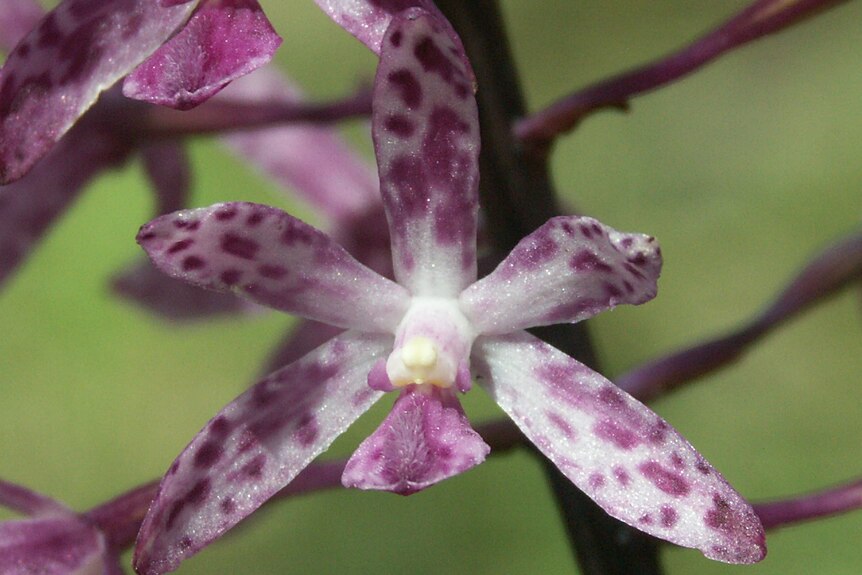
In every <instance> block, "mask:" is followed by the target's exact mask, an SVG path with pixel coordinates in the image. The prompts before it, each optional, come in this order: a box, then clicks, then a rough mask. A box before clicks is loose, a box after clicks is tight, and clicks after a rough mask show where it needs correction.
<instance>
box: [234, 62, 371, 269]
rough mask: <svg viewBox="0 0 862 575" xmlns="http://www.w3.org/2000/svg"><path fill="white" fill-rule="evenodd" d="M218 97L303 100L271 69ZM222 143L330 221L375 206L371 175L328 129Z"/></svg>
mask: <svg viewBox="0 0 862 575" xmlns="http://www.w3.org/2000/svg"><path fill="white" fill-rule="evenodd" d="M217 99H219V100H224V101H234V102H245V103H248V104H255V103H259V102H260V103H263V102H268V103H273V102H281V103H296V102H300V101H302V97H301V95H300V93H299V91H298V90H297V88H296V87H295V86H293V85H291V84H290V82H289V81H288V80H287V78H285V77H284V76H282V75H281V74H280V73H279V72H278V70H277V69H275V68H274V67H271V66H267V67H264V68H261V69H260V70H255V71H254V72H253V73H252V74H249V75H248V76H244V77H242V78H240V79H239V80H236V81H235V82H233V83H231V85H230V86H229V87H228V88H226V89H225V91H224V92H222V93H221V94H219V95H218V97H217ZM222 141H223V142H224V143H225V144H226V145H227V146H228V147H229V148H230V149H231V150H233V151H234V152H235V153H237V154H238V155H240V156H242V157H243V158H245V159H247V160H248V161H249V162H250V163H251V164H252V165H254V166H256V167H257V168H258V169H260V170H261V171H262V172H263V173H265V174H266V175H267V176H269V177H270V178H272V179H273V180H274V181H276V182H277V183H279V184H281V185H282V186H284V187H286V188H288V189H291V190H294V191H295V192H296V195H297V196H299V197H300V198H302V199H303V200H305V201H306V202H308V203H309V204H311V205H312V206H313V207H314V208H315V209H316V210H318V211H319V212H320V213H322V214H323V215H325V216H326V217H328V218H329V219H330V220H331V221H341V220H344V219H345V218H348V217H351V216H355V215H356V214H359V213H362V212H363V211H365V210H367V209H368V207H369V206H370V205H372V204H378V205H379V204H380V192H379V190H378V182H377V174H376V172H375V171H374V170H372V169H371V167H370V166H368V165H367V163H366V162H364V161H363V160H362V159H361V158H360V157H359V156H358V155H357V154H356V153H355V152H353V151H352V150H351V149H350V148H349V147H348V146H346V145H345V144H344V142H342V141H341V139H340V138H339V137H338V133H337V132H336V131H335V130H334V129H332V128H326V127H316V126H311V125H289V126H278V127H273V128H267V129H262V130H250V131H245V132H237V133H235V134H230V135H228V136H225V137H224V138H222ZM363 263H364V262H363Z"/></svg>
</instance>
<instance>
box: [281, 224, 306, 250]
mask: <svg viewBox="0 0 862 575" xmlns="http://www.w3.org/2000/svg"><path fill="white" fill-rule="evenodd" d="M313 241H314V230H312V229H311V228H308V227H306V226H303V225H299V224H292V225H289V226H288V227H287V228H286V229H285V230H284V232H282V234H281V243H283V244H284V245H287V246H292V245H294V244H297V243H300V244H305V245H311V244H312V242H313Z"/></svg>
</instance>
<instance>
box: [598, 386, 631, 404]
mask: <svg viewBox="0 0 862 575" xmlns="http://www.w3.org/2000/svg"><path fill="white" fill-rule="evenodd" d="M599 401H601V402H602V403H604V404H605V405H608V406H610V407H613V408H619V407H623V406H624V405H625V404H626V400H625V398H624V397H623V394H622V392H621V391H620V390H619V389H618V388H617V387H615V386H613V385H609V386H605V387H603V388H602V389H601V390H600V391H599Z"/></svg>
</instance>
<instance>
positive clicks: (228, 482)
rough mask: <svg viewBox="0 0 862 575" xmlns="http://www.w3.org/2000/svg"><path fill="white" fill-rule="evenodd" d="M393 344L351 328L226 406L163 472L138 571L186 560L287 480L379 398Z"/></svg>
mask: <svg viewBox="0 0 862 575" xmlns="http://www.w3.org/2000/svg"><path fill="white" fill-rule="evenodd" d="M391 348H392V337H391V336H382V335H369V334H361V333H355V332H347V333H345V334H343V335H341V336H338V337H337V338H335V339H333V340H331V341H330V342H329V343H327V344H325V345H323V346H321V347H320V348H318V349H317V350H315V351H313V352H311V353H310V354H309V355H307V356H305V357H304V358H303V359H301V360H299V361H297V362H296V363H294V364H291V365H289V366H288V367H285V368H284V369H282V370H280V371H277V372H275V373H273V374H272V375H270V376H269V377H267V378H265V379H264V380H262V381H261V382H260V383H258V384H257V385H255V386H254V387H252V388H251V389H249V390H248V391H247V392H245V393H244V394H242V395H241V396H239V397H238V398H237V399H236V400H235V401H233V402H232V403H231V404H230V405H228V406H227V407H225V408H224V409H223V410H222V411H221V413H219V414H218V415H217V416H216V417H215V418H214V419H213V420H212V421H210V422H209V424H207V426H206V427H205V428H204V429H203V430H202V431H201V432H200V433H199V434H198V436H197V437H195V439H194V440H192V442H191V444H190V445H189V446H188V447H187V448H186V449H185V450H184V451H183V453H182V454H180V456H179V457H178V458H177V460H176V461H175V462H174V464H173V465H172V466H171V468H170V470H169V471H168V473H167V474H166V475H165V477H164V479H162V484H161V486H160V488H159V493H158V495H157V496H156V498H155V500H154V502H153V504H152V506H151V507H150V510H149V513H148V514H147V517H146V519H145V520H144V524H143V526H142V527H141V531H140V533H139V534H138V542H137V547H136V550H135V561H134V563H135V569H136V570H137V572H138V573H141V574H142V575H156V574H161V573H165V572H166V571H172V570H173V569H176V567H177V565H179V563H180V562H181V561H182V560H184V559H186V558H188V557H190V556H191V555H193V554H194V553H196V552H197V551H199V550H200V549H202V548H203V547H204V546H206V545H208V544H209V543H211V542H212V541H213V540H215V539H216V538H218V537H220V536H221V535H222V534H223V533H224V532H225V531H227V530H228V529H230V528H231V527H233V526H234V525H235V524H236V523H237V522H238V521H240V520H241V519H242V518H243V517H245V516H247V515H248V514H249V513H251V512H252V511H254V510H255V509H257V508H258V507H259V506H260V505H261V504H263V502H264V501H266V500H267V499H269V497H271V496H272V495H273V494H275V493H276V492H277V491H278V490H279V489H281V488H282V487H284V486H285V485H287V484H288V483H289V482H290V481H291V480H292V479H293V478H294V477H295V476H296V474H297V473H299V472H300V471H301V470H302V469H303V468H304V467H305V466H306V465H308V464H309V463H310V462H311V460H312V459H314V458H315V457H316V456H317V455H318V454H320V453H321V452H323V451H324V450H325V449H326V448H327V447H329V445H330V443H332V441H333V440H334V439H335V438H336V437H338V436H339V435H340V434H341V433H342V432H343V431H344V430H345V429H347V427H348V426H349V425H350V424H351V423H353V421H355V420H356V418H358V417H359V416H360V415H362V414H363V413H364V412H365V411H366V410H367V409H368V408H369V407H371V405H372V404H374V402H375V401H377V399H378V398H379V397H380V395H381V394H380V393H379V392H375V391H373V390H372V389H370V388H369V387H368V385H367V384H366V378H367V375H368V371H369V370H370V369H371V366H372V365H373V364H374V362H375V361H377V360H378V359H380V358H382V357H385V353H386V351H387V349H391Z"/></svg>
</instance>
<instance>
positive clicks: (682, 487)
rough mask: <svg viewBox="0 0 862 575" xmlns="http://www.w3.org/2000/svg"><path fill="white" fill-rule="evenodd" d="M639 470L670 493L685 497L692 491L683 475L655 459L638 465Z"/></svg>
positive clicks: (654, 483)
mask: <svg viewBox="0 0 862 575" xmlns="http://www.w3.org/2000/svg"><path fill="white" fill-rule="evenodd" d="M638 471H640V472H641V474H643V476H644V477H646V478H647V479H649V480H650V481H651V482H652V483H653V485H655V486H656V487H658V488H659V489H661V490H662V491H664V492H665V493H667V494H668V495H673V496H675V497H683V496H685V495H688V493H689V491H691V487H690V486H689V484H688V483H687V482H686V480H685V479H683V478H682V476H680V475H678V474H677V473H675V472H673V471H671V470H669V469H666V468H665V467H663V466H662V465H661V464H660V463H657V462H655V461H648V462H646V463H642V464H641V465H639V466H638Z"/></svg>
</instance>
